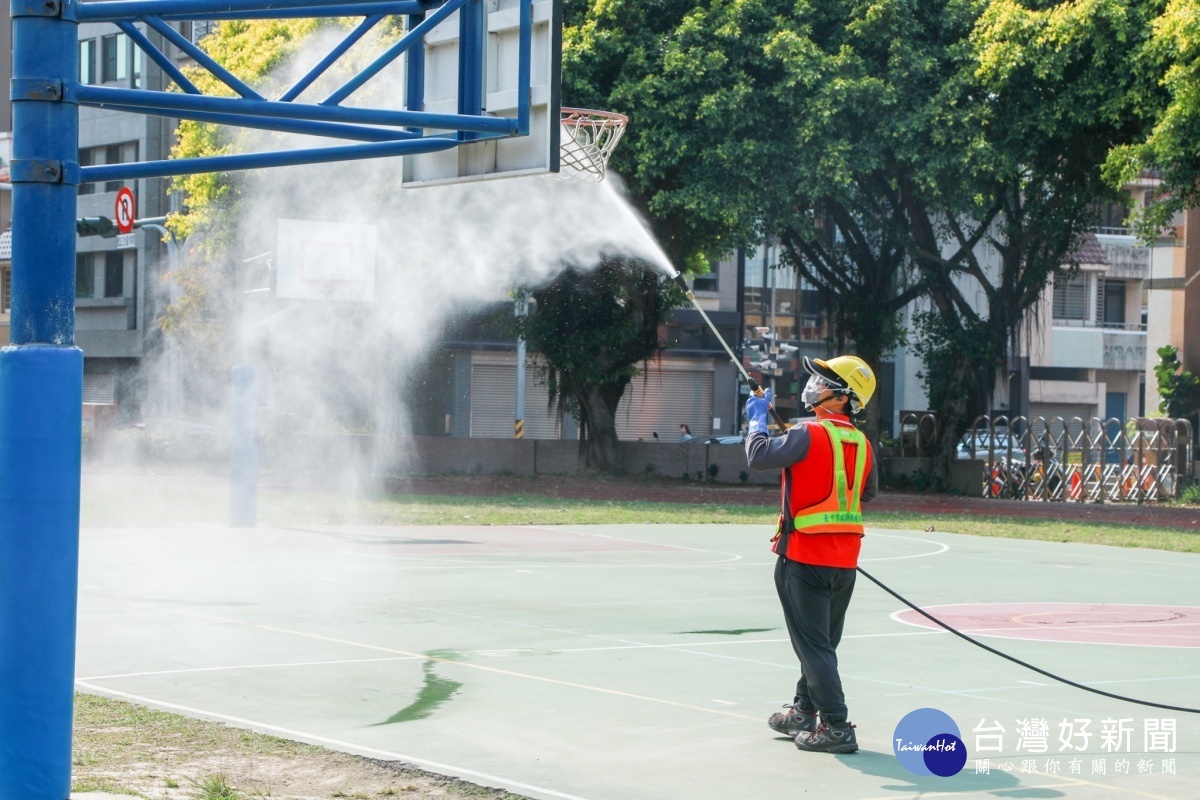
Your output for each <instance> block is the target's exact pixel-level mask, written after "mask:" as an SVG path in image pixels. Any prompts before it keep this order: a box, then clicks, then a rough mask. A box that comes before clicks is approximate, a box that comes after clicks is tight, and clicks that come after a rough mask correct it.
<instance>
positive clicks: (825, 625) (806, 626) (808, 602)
mask: <svg viewBox="0 0 1200 800" xmlns="http://www.w3.org/2000/svg"><path fill="white" fill-rule="evenodd" d="M854 577H855V572H854V570H853V569H844V568H842V567H817V566H813V565H812V564H801V563H799V562H797V561H789V560H788V559H786V558H784V557H783V556H780V557H779V561H778V562H777V563H776V564H775V589H776V591H777V592H779V602H780V603H781V604H782V605H783V618H784V620H785V621H786V622H787V629H788V635H789V636H791V639H792V649H793V650H795V651H796V656H797V658H799V659H800V680H799V681H798V682H797V683H796V697H795V700H794V701H793V702H795V703H797V704H798V705H799V706H800V708H801V709H803V710H805V711H813V710H817V711H820V712H821V721H822V722H823V723H824V724H826V725H836V724H840V723H842V722H845V721H846V695H845V694H843V693H842V679H841V677H840V676H839V675H838V662H837V646H838V643H839V642H840V641H841V640H842V626H843V624H844V623H845V621H846V608H847V607H849V605H850V596H851V595H852V594H854Z"/></svg>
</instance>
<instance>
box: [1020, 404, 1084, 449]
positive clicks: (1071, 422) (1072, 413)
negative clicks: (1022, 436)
mask: <svg viewBox="0 0 1200 800" xmlns="http://www.w3.org/2000/svg"><path fill="white" fill-rule="evenodd" d="M1094 416H1096V409H1095V407H1094V406H1085V405H1065V404H1060V403H1030V405H1029V417H1030V423H1031V425H1032V427H1033V429H1034V431H1035V433H1036V432H1038V431H1040V430H1041V422H1040V421H1039V420H1038V419H1037V418H1038V417H1044V418H1045V420H1046V425H1047V426H1048V427H1049V429H1050V433H1051V435H1053V436H1054V439H1055V441H1059V440H1060V439H1061V437H1062V433H1063V428H1064V427H1067V429H1068V431H1069V432H1070V434H1071V437H1072V438H1073V439H1074V438H1077V437H1078V436H1079V435H1080V433H1081V432H1082V431H1083V426H1084V425H1089V427H1090V424H1089V422H1090V420H1091V418H1092V417H1094ZM1056 417H1062V419H1056ZM1075 417H1078V418H1079V420H1075V419H1074V418H1075ZM1080 420H1081V421H1080ZM1068 426H1069V427H1068Z"/></svg>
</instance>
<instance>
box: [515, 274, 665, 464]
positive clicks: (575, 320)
mask: <svg viewBox="0 0 1200 800" xmlns="http://www.w3.org/2000/svg"><path fill="white" fill-rule="evenodd" d="M532 295H533V299H534V301H535V302H536V304H537V309H536V311H535V312H534V313H532V314H530V315H528V316H525V317H521V318H519V320H518V322H517V326H518V331H519V333H520V335H522V336H524V337H525V340H526V342H527V344H528V346H529V348H530V349H531V350H533V351H536V352H538V353H541V354H542V355H543V356H544V357H545V359H546V363H547V368H546V372H545V377H546V379H547V381H548V383H549V386H550V397H551V402H556V401H557V402H558V403H559V406H560V408H562V409H564V410H566V411H569V412H570V413H571V414H573V415H574V416H575V418H576V419H578V420H579V425H580V437H579V440H580V441H579V447H580V455H581V456H583V458H584V463H585V464H586V465H587V466H588V467H590V468H593V469H596V470H600V471H604V472H612V471H619V470H620V467H621V456H620V451H619V450H618V448H617V431H616V415H617V405H618V404H619V403H620V402H621V397H622V396H623V395H624V393H625V388H626V387H627V386H628V385H629V382H630V381H632V380H633V379H634V378H635V377H637V376H638V375H639V374H640V370H639V369H638V367H637V365H638V364H639V363H641V362H644V361H646V360H647V359H648V358H650V357H651V356H653V355H654V354H655V353H656V352H657V351H658V350H659V349H660V348H661V347H662V343H661V342H660V341H659V336H658V330H659V326H660V325H662V324H663V323H664V322H666V320H667V316H668V314H669V312H670V309H671V307H672V305H673V304H674V303H677V302H678V300H679V298H678V296H677V295H678V291H677V290H675V289H673V288H672V284H670V283H668V282H666V281H662V280H660V275H659V274H658V273H657V272H655V271H654V270H652V269H650V268H649V267H648V266H647V265H646V264H644V263H642V262H640V261H636V260H630V259H623V258H606V259H604V260H603V261H602V262H601V263H600V264H599V266H596V267H595V268H591V269H581V268H578V267H570V268H568V269H566V270H564V271H563V272H562V273H560V274H559V275H558V276H557V277H555V278H554V279H553V280H552V281H551V282H550V283H548V284H546V285H545V286H541V287H538V288H535V289H534V290H533V291H532Z"/></svg>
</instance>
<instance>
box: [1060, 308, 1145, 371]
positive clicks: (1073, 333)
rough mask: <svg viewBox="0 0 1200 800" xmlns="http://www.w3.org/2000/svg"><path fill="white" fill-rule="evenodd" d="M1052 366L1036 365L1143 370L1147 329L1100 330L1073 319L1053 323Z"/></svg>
mask: <svg viewBox="0 0 1200 800" xmlns="http://www.w3.org/2000/svg"><path fill="white" fill-rule="evenodd" d="M1051 348H1052V349H1051V352H1052V353H1053V355H1052V357H1051V360H1052V362H1053V363H1051V364H1046V365H1039V366H1049V367H1074V368H1079V369H1114V370H1128V371H1132V372H1142V371H1144V370H1145V369H1146V330H1145V326H1144V325H1141V324H1137V323H1127V324H1124V325H1121V324H1114V325H1105V326H1103V327H1099V326H1096V324H1095V323H1094V322H1093V323H1076V322H1074V321H1072V320H1058V319H1056V320H1054V326H1053V328H1052V337H1051Z"/></svg>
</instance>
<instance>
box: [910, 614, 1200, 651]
mask: <svg viewBox="0 0 1200 800" xmlns="http://www.w3.org/2000/svg"><path fill="white" fill-rule="evenodd" d="M925 610H926V611H928V612H929V613H930V614H932V615H933V616H935V617H937V618H938V619H940V620H941V621H942V622H945V623H946V624H947V625H949V626H951V627H952V628H954V629H955V630H958V631H961V632H962V633H966V634H971V635H978V636H984V637H996V638H1000V639H1036V640H1040V641H1049V642H1080V643H1087V644H1121V645H1136V646H1140V647H1200V608H1197V607H1195V606H1144V605H1124V604H1119V605H1114V604H1107V603H1017V604H1013V603H976V604H970V605H954V606H929V607H927V608H926V609H925ZM892 618H893V619H895V620H897V621H898V622H903V623H906V624H908V625H915V626H917V627H920V628H933V629H936V630H941V628H939V627H938V626H937V625H935V624H934V623H933V622H930V621H929V620H928V619H926V618H925V617H922V616H921V615H920V614H918V613H917V612H915V611H911V610H905V611H897V612H896V613H895V614H893V615H892Z"/></svg>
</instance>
